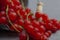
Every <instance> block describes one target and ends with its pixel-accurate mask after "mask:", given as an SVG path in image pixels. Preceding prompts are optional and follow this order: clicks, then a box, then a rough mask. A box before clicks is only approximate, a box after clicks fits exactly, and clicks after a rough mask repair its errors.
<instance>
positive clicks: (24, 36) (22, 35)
mask: <svg viewBox="0 0 60 40" xmlns="http://www.w3.org/2000/svg"><path fill="white" fill-rule="evenodd" d="M19 40H27V34H26V33H25V32H24V31H22V32H21V33H19Z"/></svg>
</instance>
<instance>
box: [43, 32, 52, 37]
mask: <svg viewBox="0 0 60 40" xmlns="http://www.w3.org/2000/svg"><path fill="white" fill-rule="evenodd" d="M51 34H52V32H51V31H47V32H45V34H44V35H46V36H47V37H50V36H51Z"/></svg>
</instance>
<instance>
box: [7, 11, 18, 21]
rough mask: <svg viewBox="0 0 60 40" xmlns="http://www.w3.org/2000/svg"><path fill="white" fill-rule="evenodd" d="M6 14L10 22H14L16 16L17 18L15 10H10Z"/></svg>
mask: <svg viewBox="0 0 60 40" xmlns="http://www.w3.org/2000/svg"><path fill="white" fill-rule="evenodd" d="M8 16H9V19H10V20H11V21H12V22H14V21H15V20H16V18H17V14H16V13H15V12H11V11H10V12H9V13H8Z"/></svg>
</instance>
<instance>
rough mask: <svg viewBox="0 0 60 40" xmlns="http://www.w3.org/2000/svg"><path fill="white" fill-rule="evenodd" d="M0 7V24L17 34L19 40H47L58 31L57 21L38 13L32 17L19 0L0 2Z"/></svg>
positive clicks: (59, 23)
mask: <svg viewBox="0 0 60 40" xmlns="http://www.w3.org/2000/svg"><path fill="white" fill-rule="evenodd" d="M3 2H4V3H3ZM0 5H1V6H0V24H4V25H8V26H9V29H10V30H11V31H17V32H19V38H20V40H48V38H49V37H50V36H51V34H52V33H55V32H56V31H57V30H60V22H59V21H58V20H56V19H49V18H48V16H47V15H46V14H45V13H40V12H36V13H35V16H34V15H33V13H32V12H31V10H30V9H29V8H24V6H23V3H20V1H19V0H0Z"/></svg>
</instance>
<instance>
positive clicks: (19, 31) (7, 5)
mask: <svg viewBox="0 0 60 40" xmlns="http://www.w3.org/2000/svg"><path fill="white" fill-rule="evenodd" d="M8 9H9V7H8V5H7V8H6V17H7V19H8V22H9V23H10V24H11V25H12V27H13V28H14V29H15V30H16V31H17V32H20V31H19V30H18V29H16V28H15V26H14V25H13V23H12V22H11V21H10V19H9V16H8Z"/></svg>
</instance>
